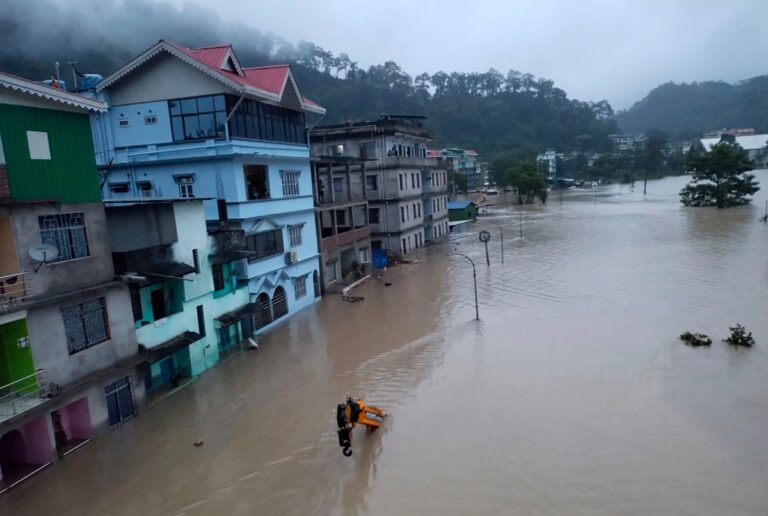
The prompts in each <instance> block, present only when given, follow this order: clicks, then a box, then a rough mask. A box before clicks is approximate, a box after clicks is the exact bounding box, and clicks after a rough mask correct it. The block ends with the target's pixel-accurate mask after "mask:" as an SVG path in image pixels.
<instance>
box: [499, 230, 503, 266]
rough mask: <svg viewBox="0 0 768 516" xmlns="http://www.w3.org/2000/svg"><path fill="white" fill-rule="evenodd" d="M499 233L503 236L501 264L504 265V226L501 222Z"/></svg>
mask: <svg viewBox="0 0 768 516" xmlns="http://www.w3.org/2000/svg"><path fill="white" fill-rule="evenodd" d="M499 235H500V236H501V264H502V265H504V228H503V227H501V224H499Z"/></svg>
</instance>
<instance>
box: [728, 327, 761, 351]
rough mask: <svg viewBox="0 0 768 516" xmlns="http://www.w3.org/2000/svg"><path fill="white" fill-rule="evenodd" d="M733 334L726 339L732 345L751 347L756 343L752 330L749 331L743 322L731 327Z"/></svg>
mask: <svg viewBox="0 0 768 516" xmlns="http://www.w3.org/2000/svg"><path fill="white" fill-rule="evenodd" d="M729 329H730V330H731V335H730V336H729V337H728V338H727V339H725V340H724V342H725V343H727V344H728V345H730V346H736V347H743V348H751V347H752V346H754V345H755V338H754V337H753V336H752V332H751V331H750V332H747V329H746V328H745V327H744V326H742V325H741V324H737V325H736V326H731V327H729Z"/></svg>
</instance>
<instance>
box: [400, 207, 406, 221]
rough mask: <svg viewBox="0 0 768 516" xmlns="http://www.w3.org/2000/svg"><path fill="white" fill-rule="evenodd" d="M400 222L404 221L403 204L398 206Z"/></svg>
mask: <svg viewBox="0 0 768 516" xmlns="http://www.w3.org/2000/svg"><path fill="white" fill-rule="evenodd" d="M400 222H405V206H400Z"/></svg>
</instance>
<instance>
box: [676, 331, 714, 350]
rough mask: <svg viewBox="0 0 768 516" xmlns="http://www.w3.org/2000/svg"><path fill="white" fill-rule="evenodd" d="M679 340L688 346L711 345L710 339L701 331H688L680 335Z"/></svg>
mask: <svg viewBox="0 0 768 516" xmlns="http://www.w3.org/2000/svg"><path fill="white" fill-rule="evenodd" d="M680 340H682V341H683V342H685V343H686V344H687V345H689V346H693V347H694V348H698V347H699V346H711V345H712V339H710V338H709V337H707V336H706V335H704V334H703V333H691V332H689V331H687V332H685V333H683V334H682V335H680Z"/></svg>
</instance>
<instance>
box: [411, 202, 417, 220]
mask: <svg viewBox="0 0 768 516" xmlns="http://www.w3.org/2000/svg"><path fill="white" fill-rule="evenodd" d="M411 209H412V210H413V218H414V219H415V218H416V205H415V204H411Z"/></svg>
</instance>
